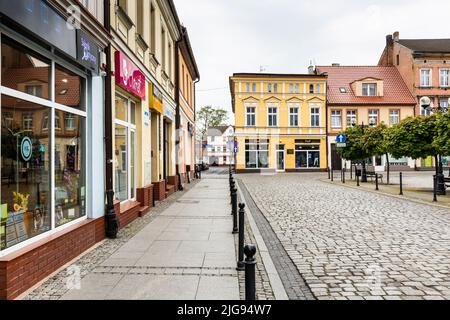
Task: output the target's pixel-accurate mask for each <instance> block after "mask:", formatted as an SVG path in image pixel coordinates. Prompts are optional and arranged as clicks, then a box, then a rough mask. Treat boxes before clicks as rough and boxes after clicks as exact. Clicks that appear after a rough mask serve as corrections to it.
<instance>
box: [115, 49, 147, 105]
mask: <svg viewBox="0 0 450 320" xmlns="http://www.w3.org/2000/svg"><path fill="white" fill-rule="evenodd" d="M115 62H116V83H117V84H118V85H120V86H121V87H123V88H124V89H126V90H128V91H130V92H131V93H134V94H135V95H137V96H138V97H140V98H141V99H142V100H145V75H144V73H142V71H141V70H139V68H138V67H137V66H136V65H135V64H134V63H133V62H132V61H131V60H130V59H129V58H128V57H127V56H126V55H125V54H124V53H123V52H120V51H116V53H115Z"/></svg>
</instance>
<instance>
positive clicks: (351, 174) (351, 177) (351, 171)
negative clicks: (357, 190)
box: [350, 163, 353, 180]
mask: <svg viewBox="0 0 450 320" xmlns="http://www.w3.org/2000/svg"><path fill="white" fill-rule="evenodd" d="M350 180H353V165H352V164H351V163H350Z"/></svg>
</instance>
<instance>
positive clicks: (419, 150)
mask: <svg viewBox="0 0 450 320" xmlns="http://www.w3.org/2000/svg"><path fill="white" fill-rule="evenodd" d="M436 118H437V114H433V115H431V116H418V117H408V118H406V119H404V120H403V121H402V122H400V123H399V124H398V125H396V126H394V127H392V128H390V129H389V130H388V131H387V132H388V133H387V137H386V142H387V149H388V150H389V153H390V154H391V155H392V156H393V157H394V158H401V157H410V158H413V159H418V158H426V157H428V156H434V157H435V159H436V163H438V154H439V150H438V149H437V148H436V147H435V144H434V145H433V140H434V138H435V136H436V124H437V121H436ZM437 171H438V167H437V166H436V173H437Z"/></svg>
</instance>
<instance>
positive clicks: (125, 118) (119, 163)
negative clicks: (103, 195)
mask: <svg viewBox="0 0 450 320" xmlns="http://www.w3.org/2000/svg"><path fill="white" fill-rule="evenodd" d="M115 103H116V107H115V110H116V120H115V136H114V141H115V142H114V151H115V152H114V155H115V159H114V163H115V181H114V194H115V197H116V200H119V201H121V202H123V201H127V200H132V199H135V198H136V183H135V180H136V170H135V161H136V160H135V159H136V151H135V149H136V147H135V146H136V113H135V112H136V104H135V102H134V101H132V100H129V99H127V98H125V97H124V96H122V95H120V94H116V99H115Z"/></svg>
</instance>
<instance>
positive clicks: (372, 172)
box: [356, 166, 383, 182]
mask: <svg viewBox="0 0 450 320" xmlns="http://www.w3.org/2000/svg"><path fill="white" fill-rule="evenodd" d="M356 170H359V172H360V173H361V174H360V176H361V175H362V167H361V166H356ZM377 174H378V178H379V179H381V182H383V174H381V173H376V172H375V167H374V166H367V170H366V176H367V177H368V178H370V179H371V181H373V179H374V178H376V175H377Z"/></svg>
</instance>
